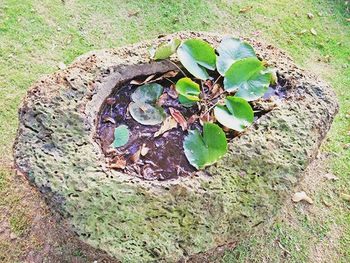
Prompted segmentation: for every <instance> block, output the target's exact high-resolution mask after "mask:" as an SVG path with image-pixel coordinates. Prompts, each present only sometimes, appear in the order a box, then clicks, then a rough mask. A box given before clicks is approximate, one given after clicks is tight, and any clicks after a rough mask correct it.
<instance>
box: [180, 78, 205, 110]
mask: <svg viewBox="0 0 350 263" xmlns="http://www.w3.org/2000/svg"><path fill="white" fill-rule="evenodd" d="M176 91H177V92H178V93H179V101H180V103H181V104H183V105H184V106H191V105H193V104H194V103H195V102H196V101H199V97H198V95H199V94H200V92H201V91H200V88H199V85H198V84H197V83H196V82H194V81H192V80H191V79H190V78H182V79H179V80H178V81H177V82H176Z"/></svg>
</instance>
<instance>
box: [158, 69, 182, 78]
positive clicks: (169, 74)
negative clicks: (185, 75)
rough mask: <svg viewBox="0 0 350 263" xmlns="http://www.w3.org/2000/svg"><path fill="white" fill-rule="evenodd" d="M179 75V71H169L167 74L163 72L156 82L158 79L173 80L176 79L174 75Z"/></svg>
mask: <svg viewBox="0 0 350 263" xmlns="http://www.w3.org/2000/svg"><path fill="white" fill-rule="evenodd" d="M177 74H179V71H175V70H170V71H168V72H165V73H164V74H163V75H162V76H160V77H159V78H157V80H160V79H164V78H173V77H176V75H177Z"/></svg>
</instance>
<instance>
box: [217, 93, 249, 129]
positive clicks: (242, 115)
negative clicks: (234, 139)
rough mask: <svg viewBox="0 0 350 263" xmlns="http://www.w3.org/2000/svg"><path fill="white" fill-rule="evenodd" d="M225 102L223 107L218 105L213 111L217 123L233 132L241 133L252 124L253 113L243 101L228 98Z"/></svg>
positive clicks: (231, 97) (236, 98)
mask: <svg viewBox="0 0 350 263" xmlns="http://www.w3.org/2000/svg"><path fill="white" fill-rule="evenodd" d="M225 102H226V105H225V106H221V105H218V106H216V107H215V109H214V115H215V118H216V119H217V120H218V122H220V123H221V124H222V125H224V126H226V127H228V128H230V129H233V130H235V131H243V130H244V129H245V128H246V127H247V126H249V125H251V124H252V123H253V121H254V112H253V109H252V107H251V106H250V104H249V103H248V102H247V101H246V100H245V99H242V98H238V97H233V96H228V97H226V100H225Z"/></svg>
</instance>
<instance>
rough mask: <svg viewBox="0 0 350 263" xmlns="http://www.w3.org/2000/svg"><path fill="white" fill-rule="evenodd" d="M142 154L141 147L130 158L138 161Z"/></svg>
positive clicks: (134, 161)
mask: <svg viewBox="0 0 350 263" xmlns="http://www.w3.org/2000/svg"><path fill="white" fill-rule="evenodd" d="M140 155H141V147H140V149H138V150H137V151H136V152H135V153H134V154H133V155H132V156H131V157H130V160H131V161H132V162H133V163H136V162H137V161H138V160H140Z"/></svg>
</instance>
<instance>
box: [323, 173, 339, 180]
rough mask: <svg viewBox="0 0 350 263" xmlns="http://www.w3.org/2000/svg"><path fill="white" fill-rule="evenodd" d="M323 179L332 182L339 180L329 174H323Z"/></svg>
mask: <svg viewBox="0 0 350 263" xmlns="http://www.w3.org/2000/svg"><path fill="white" fill-rule="evenodd" d="M323 177H324V178H326V179H327V180H333V181H335V180H338V179H339V178H338V177H336V176H335V175H334V174H331V173H328V174H325V175H323Z"/></svg>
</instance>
